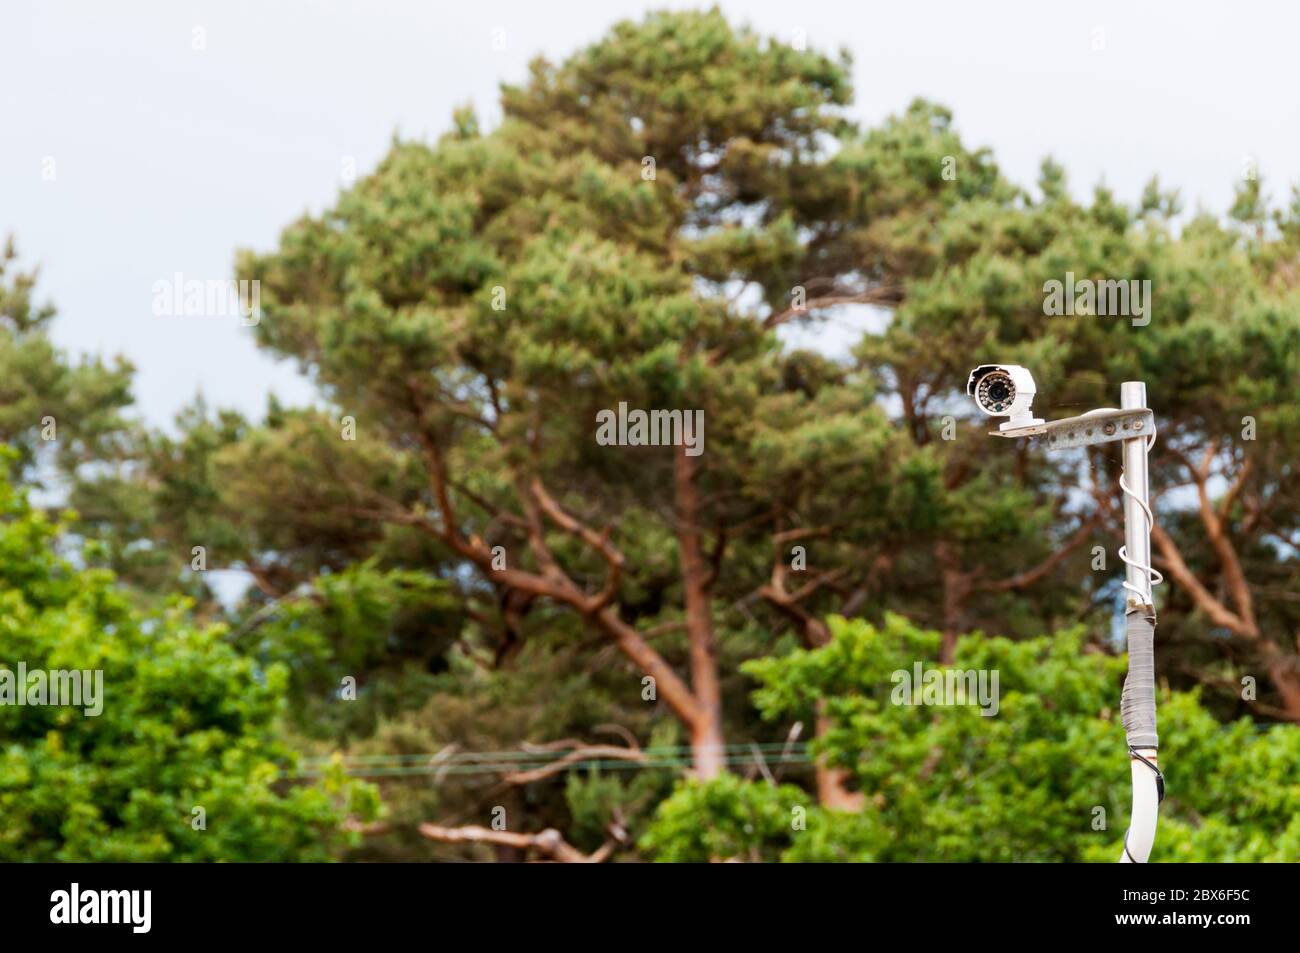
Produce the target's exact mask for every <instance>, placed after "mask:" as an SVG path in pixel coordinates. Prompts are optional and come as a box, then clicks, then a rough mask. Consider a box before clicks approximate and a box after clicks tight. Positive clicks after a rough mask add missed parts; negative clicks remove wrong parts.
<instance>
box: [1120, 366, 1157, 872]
mask: <svg viewBox="0 0 1300 953" xmlns="http://www.w3.org/2000/svg"><path fill="white" fill-rule="evenodd" d="M1119 395H1120V407H1121V409H1123V410H1137V409H1139V408H1143V407H1146V403H1147V388H1146V385H1145V384H1144V383H1142V382H1141V381H1125V382H1124V383H1122V384H1121V385H1120V389H1119ZM1153 423H1154V421H1153ZM1152 433H1154V431H1151V432H1150V433H1148V432H1142V433H1139V435H1138V436H1136V437H1132V438H1130V439H1128V440H1125V441H1124V482H1123V487H1124V555H1125V556H1126V557H1127V558H1126V559H1125V572H1126V575H1127V585H1126V586H1125V588H1124V593H1125V603H1124V629H1125V632H1126V635H1127V638H1128V677H1127V678H1126V679H1125V680H1124V693H1123V696H1122V698H1121V700H1120V712H1121V715H1122V717H1123V721H1124V731H1125V734H1126V736H1127V739H1128V746H1129V754H1130V759H1129V764H1130V773H1131V775H1132V778H1133V811H1132V814H1131V815H1130V818H1129V828H1128V832H1127V833H1126V834H1125V835H1124V853H1123V854H1122V855H1121V857H1120V863H1131V864H1132V863H1136V864H1145V863H1146V862H1147V858H1148V857H1150V856H1151V846H1152V844H1153V843H1154V842H1155V836H1156V824H1157V820H1158V816H1159V810H1160V799H1161V790H1160V788H1161V785H1162V784H1163V781H1162V779H1161V777H1160V774H1159V769H1158V768H1157V767H1156V756H1157V755H1156V752H1157V745H1158V744H1159V740H1158V737H1157V735H1156V695H1155V622H1156V613H1155V603H1154V600H1153V599H1152V598H1151V521H1152V518H1153V517H1152V516H1151V509H1150V501H1149V499H1148V492H1149V491H1148V486H1147V446H1148V440H1149V439H1150V438H1151V436H1152Z"/></svg>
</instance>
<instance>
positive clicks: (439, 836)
mask: <svg viewBox="0 0 1300 953" xmlns="http://www.w3.org/2000/svg"><path fill="white" fill-rule="evenodd" d="M418 830H419V832H420V834H421V835H423V836H424V837H427V838H429V840H435V841H439V842H441V843H444V844H493V845H495V846H498V847H513V848H514V849H516V850H537V851H540V852H541V853H543V854H545V855H546V856H547V857H549V858H550V859H552V860H556V861H559V862H560V863H562V864H599V863H600V862H601V861H603V860H605V858H607V857H608V856H609V855H610V853H611V852H612V851H613V849H614V842H613V841H606V842H605V843H604V844H603V845H601V847H600V848H599V849H598V850H597V851H596V852H595V853H592V854H584V853H583V852H582V851H580V850H578V848H576V847H574V846H573V845H572V844H570V843H569V842H568V841H566V840H565V839H564V837H563V836H562V835H561V834H560V832H559V831H557V830H555V828H553V827H548V828H547V829H546V830H544V831H541V832H540V833H537V834H518V833H515V832H514V831H494V830H492V829H491V828H487V827H478V826H476V825H472V824H471V825H468V826H465V827H441V826H439V825H437V824H421V825H420V826H419V828H418Z"/></svg>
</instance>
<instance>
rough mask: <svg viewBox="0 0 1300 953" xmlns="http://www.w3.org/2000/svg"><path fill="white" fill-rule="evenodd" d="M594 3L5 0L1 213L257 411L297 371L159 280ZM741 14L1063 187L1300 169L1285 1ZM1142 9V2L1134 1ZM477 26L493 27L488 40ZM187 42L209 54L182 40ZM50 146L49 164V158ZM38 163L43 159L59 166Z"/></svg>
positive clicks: (882, 95) (104, 329) (430, 116)
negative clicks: (951, 118)
mask: <svg viewBox="0 0 1300 953" xmlns="http://www.w3.org/2000/svg"><path fill="white" fill-rule="evenodd" d="M665 6H671V7H686V6H696V5H695V4H677V3H671V4H665V3H639V2H630V0H600V2H581V3H539V2H535V0H534V2H492V0H475V2H470V3H456V2H428V3H419V2H414V0H410V2H397V0H393V2H354V3H348V2H312V3H307V2H276V0H256V2H232V0H220V2H200V0H180V2H178V0H169V2H163V0H157V2H147V3H146V2H139V3H129V2H123V3H115V4H111V5H110V4H105V3H100V2H80V3H72V2H57V0H55V2H45V3H36V2H28V0H3V3H0V233H6V232H13V233H15V234H16V235H17V238H18V241H19V248H20V251H21V253H22V257H23V261H24V263H27V264H39V265H40V267H41V270H42V281H41V283H40V285H39V290H40V293H41V295H42V296H43V297H45V298H48V299H49V300H50V301H52V302H53V303H54V304H55V305H56V306H57V307H58V309H59V312H60V316H59V318H58V319H57V321H56V324H55V329H54V336H55V338H56V340H58V342H59V343H60V344H62V345H64V346H66V347H69V348H72V349H74V350H79V351H98V352H101V353H109V354H112V353H123V354H125V355H127V356H128V357H129V358H130V359H131V360H132V361H133V362H134V363H135V364H136V366H137V367H138V369H139V371H138V376H137V382H136V396H137V400H138V401H139V404H140V408H141V411H142V412H143V413H144V414H145V415H146V417H148V418H149V419H150V420H151V421H153V422H155V423H164V422H166V421H169V420H170V418H171V416H172V415H173V414H174V413H175V411H176V410H177V409H178V408H179V407H180V406H181V405H182V404H184V403H186V402H187V401H189V400H190V399H191V398H192V397H193V395H194V394H195V393H196V391H199V390H202V392H203V393H204V394H205V395H206V396H207V397H208V399H209V400H210V401H212V402H214V403H217V404H223V405H233V406H236V407H239V408H241V409H243V410H245V411H248V412H251V413H255V414H256V413H258V412H260V410H261V409H262V408H263V407H264V406H265V398H266V394H267V392H268V391H269V390H271V389H274V390H275V391H276V392H277V393H278V394H280V395H281V396H282V397H284V398H286V399H288V400H289V401H291V402H294V403H300V402H304V401H306V400H307V399H308V398H309V396H310V392H309V390H308V388H307V387H306V385H305V384H304V383H303V382H302V381H301V380H300V379H299V378H298V377H297V375H296V372H295V371H294V369H293V368H292V367H291V366H289V365H283V364H276V363H274V362H272V361H271V360H270V359H269V358H267V357H265V356H263V355H261V354H260V353H259V352H258V351H257V350H256V349H255V348H254V347H253V344H252V341H251V337H250V332H249V330H248V329H247V328H244V327H241V325H240V322H239V320H238V318H182V317H156V316H155V315H154V314H153V312H152V309H151V303H152V288H153V284H154V282H156V281H159V280H164V279H170V278H171V276H172V275H174V274H175V273H177V272H180V273H182V274H183V275H185V276H186V277H187V278H200V279H209V278H212V279H219V278H225V277H229V276H230V275H231V273H232V265H233V255H234V251H235V249H236V248H239V247H253V248H258V249H266V248H270V247H272V245H273V244H274V242H275V240H276V236H277V234H278V232H279V230H280V229H281V228H282V227H283V226H284V225H286V224H287V223H288V222H290V221H291V220H292V219H294V218H295V217H296V216H298V215H299V214H301V213H302V212H303V211H305V210H311V211H319V210H321V209H322V208H324V207H326V206H327V205H328V204H329V203H330V202H331V201H332V200H333V198H334V196H335V195H336V193H337V190H338V188H339V184H340V176H341V174H342V171H343V169H344V164H345V162H347V161H349V160H351V161H352V162H354V163H355V167H356V168H357V170H358V171H359V172H360V173H361V174H364V173H365V172H366V171H367V170H369V169H370V168H372V167H373V166H374V165H375V164H376V162H377V161H378V160H379V159H380V157H381V156H382V155H383V153H384V151H385V149H386V148H387V146H388V144H389V142H390V140H391V138H392V136H393V134H394V133H395V132H400V133H401V134H402V135H403V136H406V137H412V136H419V137H429V138H432V137H436V136H437V135H439V134H440V133H441V132H443V131H444V130H445V129H446V127H447V125H448V120H449V116H450V114H451V111H452V109H453V107H454V106H456V105H458V104H460V103H464V102H466V101H472V102H473V103H474V104H475V105H476V106H477V108H478V109H479V114H480V116H481V117H482V118H483V119H484V120H486V121H487V122H488V124H491V123H492V122H494V121H495V120H496V119H497V117H498V116H499V109H498V107H497V104H496V91H497V84H498V83H499V82H501V81H503V80H506V81H518V80H520V79H521V78H522V77H523V76H524V75H525V67H526V63H527V61H528V60H529V59H530V58H531V57H532V56H534V55H535V54H537V53H544V54H546V55H547V56H549V57H551V58H553V59H554V58H560V57H563V56H564V55H565V54H567V53H568V52H570V51H572V50H574V49H576V48H578V47H579V46H581V45H583V44H585V43H587V42H589V41H591V40H593V39H595V38H596V37H598V36H600V35H601V34H602V33H603V32H604V31H605V29H606V28H607V27H608V26H609V25H610V24H611V23H613V22H614V21H616V20H618V19H622V18H624V17H628V16H639V15H640V14H641V12H642V11H644V10H646V9H652V8H662V7H665ZM721 6H722V7H723V9H724V10H726V11H727V13H728V14H729V15H730V16H731V18H732V19H733V20H735V21H745V22H748V23H750V24H751V25H753V26H755V27H756V28H758V29H759V30H761V31H762V32H765V33H768V34H771V35H774V36H777V37H780V38H785V39H793V38H794V37H795V36H796V35H797V34H798V32H799V31H803V35H805V36H806V37H807V41H808V43H809V44H810V45H812V46H815V47H821V48H824V49H835V48H838V47H840V46H845V47H848V48H849V49H850V50H851V51H852V53H853V55H854V58H855V66H854V80H855V87H856V90H857V99H856V105H855V106H854V109H853V111H854V113H855V114H856V115H857V116H858V117H859V118H860V119H863V120H866V121H877V120H879V119H881V118H882V117H884V116H887V115H888V114H890V113H892V112H896V111H898V110H900V109H902V108H903V107H905V106H906V104H907V103H908V102H909V101H910V100H911V99H912V98H913V97H916V96H925V97H928V98H931V99H934V100H937V101H939V102H942V103H945V104H946V105H948V106H950V107H951V108H952V109H953V110H954V112H955V115H956V122H957V125H958V128H959V130H960V131H961V133H962V134H963V136H964V137H965V139H966V141H967V143H968V144H970V145H988V146H991V147H992V148H993V150H994V152H995V155H996V157H997V159H998V161H999V163H1000V164H1001V165H1002V167H1003V168H1004V169H1005V170H1006V172H1007V173H1008V174H1009V175H1010V176H1011V177H1012V178H1013V179H1015V180H1017V181H1019V182H1021V183H1023V184H1032V182H1033V181H1034V180H1035V178H1036V173H1037V168H1038V163H1039V161H1040V159H1041V158H1042V157H1043V156H1044V155H1045V154H1048V153H1050V154H1052V155H1054V156H1055V157H1056V158H1057V159H1058V160H1059V161H1061V162H1062V163H1063V164H1064V165H1065V167H1066V168H1067V170H1068V172H1069V174H1070V178H1071V183H1072V186H1073V188H1074V189H1075V191H1076V192H1082V191H1084V190H1086V189H1090V188H1091V186H1092V185H1093V184H1095V183H1096V182H1098V181H1100V180H1102V179H1103V178H1104V180H1105V181H1106V182H1107V184H1109V185H1110V186H1111V187H1112V188H1114V189H1115V190H1116V191H1117V192H1118V193H1119V194H1120V196H1121V197H1123V198H1126V199H1130V200H1131V199H1134V198H1136V197H1137V195H1138V194H1139V192H1140V190H1141V188H1142V185H1143V184H1144V183H1145V182H1146V180H1147V179H1148V178H1149V177H1150V175H1151V174H1152V173H1153V172H1159V174H1160V176H1161V179H1162V180H1163V181H1164V183H1165V184H1166V186H1172V187H1177V188H1179V189H1181V191H1182V194H1183V197H1184V201H1185V203H1186V204H1187V205H1188V206H1195V205H1197V204H1201V205H1203V206H1205V207H1207V208H1209V209H1211V210H1214V211H1218V212H1222V211H1224V210H1225V209H1226V208H1227V206H1228V205H1229V203H1230V199H1231V194H1232V186H1233V182H1234V181H1235V180H1236V179H1238V178H1240V177H1241V175H1242V169H1243V162H1244V161H1245V160H1246V158H1247V157H1251V158H1253V160H1254V161H1256V162H1257V163H1258V167H1259V169H1260V170H1261V172H1262V174H1263V176H1264V179H1265V182H1266V185H1267V186H1268V191H1269V192H1271V193H1272V194H1273V196H1274V197H1275V199H1277V198H1281V197H1283V196H1285V195H1286V193H1287V191H1288V190H1289V187H1290V184H1291V183H1293V182H1295V181H1297V180H1300V96H1297V90H1298V89H1300V81H1298V79H1297V71H1298V67H1297V58H1296V47H1295V43H1296V36H1297V35H1298V34H1300V13H1298V12H1297V11H1296V9H1295V8H1290V9H1288V8H1287V7H1284V6H1283V5H1281V4H1276V5H1269V4H1251V3H1241V2H1234V3H1218V4H1210V3H1188V2H1181V3H1173V2H1170V3H1144V4H1140V5H1139V4H1135V3H1133V2H1131V0H1129V2H1121V3H1068V4H1065V3H1053V4H1045V3H1041V2H1040V3H999V2H993V0H986V2H982V3H968V2H939V0H929V2H919V3H911V2H890V3H874V2H855V3H848V2H844V0H841V2H838V3H836V2H817V0H800V2H798V3H789V2H788V0H787V2H775V0H773V2H767V0H750V2H736V3H723V4H721ZM1139 7H1140V8H1139ZM494 37H497V38H503V39H504V44H503V48H501V49H497V48H495V47H496V46H502V44H501V43H500V42H497V43H495V44H494ZM196 46H202V47H203V49H196V48H195V47H196ZM51 160H52V161H51ZM51 173H52V177H51Z"/></svg>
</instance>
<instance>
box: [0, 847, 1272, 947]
mask: <svg viewBox="0 0 1300 953" xmlns="http://www.w3.org/2000/svg"><path fill="white" fill-rule="evenodd" d="M742 866H743V865H736V864H730V865H718V866H714V867H708V866H696V867H688V866H669V865H614V866H611V867H606V868H605V869H600V868H598V867H597V866H594V865H589V866H583V865H540V864H530V865H506V864H503V865H481V866H479V865H471V864H462V865H418V864H410V865H385V864H374V865H371V864H358V865H328V864H320V865H297V866H288V865H285V866H274V865H252V864H230V865H107V864H106V865H92V864H64V865H56V864H34V865H8V866H4V867H0V882H2V883H3V887H0V921H2V926H0V929H3V931H4V936H5V938H6V940H10V939H16V938H18V937H23V936H33V935H42V936H43V937H45V938H48V939H58V938H59V936H60V935H64V936H63V939H72V940H80V941H87V940H89V941H91V942H95V943H98V942H101V941H110V942H113V943H114V944H117V943H119V942H120V943H123V944H132V945H134V944H136V943H148V942H152V941H157V940H161V941H164V942H174V941H177V940H186V939H190V938H194V939H199V940H203V941H213V940H239V939H244V938H248V939H252V938H257V939H259V940H260V939H266V938H274V939H281V938H283V939H293V940H297V941H304V940H323V941H327V942H339V941H344V940H348V939H356V940H369V941H371V942H373V941H375V940H378V939H380V938H382V937H389V938H392V937H394V936H401V935H412V936H421V935H428V934H429V932H430V931H433V932H434V933H435V934H444V935H447V936H448V937H451V936H457V937H462V938H463V937H465V932H464V931H465V930H467V929H469V930H472V931H478V930H483V931H486V932H487V933H488V934H490V936H491V938H492V939H494V940H499V939H501V938H502V937H507V936H511V935H518V936H520V937H529V938H542V937H544V936H547V935H550V937H551V938H552V939H558V940H561V942H564V943H565V945H568V943H569V942H580V943H583V944H584V945H585V944H586V943H588V942H590V943H595V942H597V940H598V939H600V938H601V937H604V938H605V939H604V940H602V941H601V942H607V940H608V938H609V937H610V936H611V935H617V933H616V934H610V933H609V932H608V931H609V930H611V929H613V930H616V931H619V932H625V931H627V930H628V929H629V928H631V929H633V930H634V931H641V930H649V931H654V930H656V929H659V928H665V929H671V930H676V929H678V928H681V927H684V926H686V924H687V921H689V922H690V925H691V931H692V936H693V937H698V935H699V933H700V932H711V931H710V930H709V927H710V925H711V924H712V925H716V927H717V930H718V932H719V933H725V934H726V935H727V936H728V937H729V938H731V939H734V938H736V936H737V935H738V934H740V935H743V934H749V933H754V934H756V935H761V936H764V937H765V938H770V937H771V933H772V931H773V929H774V928H777V929H781V930H782V932H792V933H793V934H794V935H797V934H798V932H799V931H800V930H801V929H802V930H816V931H818V932H821V931H823V930H825V929H826V928H827V926H828V925H829V924H830V923H833V922H835V921H836V920H838V919H840V918H848V919H851V920H852V921H853V922H854V924H855V927H854V929H855V931H857V930H869V929H870V928H872V927H874V926H879V927H881V928H890V927H893V928H895V929H897V928H900V927H901V928H903V929H907V930H909V931H910V930H913V929H921V930H929V929H940V930H943V929H947V928H951V929H953V930H961V929H963V928H973V927H980V928H991V927H992V926H993V925H994V924H1000V925H1001V926H1000V927H999V929H1009V928H1013V927H1014V929H1016V930H1027V929H1038V928H1042V929H1046V930H1052V931H1054V933H1053V934H1052V935H1062V934H1063V935H1065V936H1069V937H1071V938H1074V937H1088V936H1093V935H1097V934H1110V935H1114V936H1122V935H1123V934H1126V933H1140V934H1143V935H1145V936H1147V937H1155V936H1160V935H1167V936H1169V937H1170V938H1179V941H1180V942H1181V939H1182V938H1185V937H1186V935H1187V934H1188V933H1190V932H1193V931H1199V932H1201V933H1203V934H1205V935H1207V936H1212V937H1214V938H1216V939H1220V940H1229V939H1231V938H1232V937H1236V936H1241V935H1242V934H1243V932H1244V931H1252V930H1257V929H1261V928H1262V929H1265V930H1267V929H1269V928H1270V927H1271V928H1272V929H1274V930H1277V929H1281V928H1282V927H1284V926H1285V925H1288V924H1293V923H1294V909H1295V902H1294V899H1293V894H1294V873H1295V870H1294V868H1292V867H1289V866H1286V865H1263V866H1239V865H1179V866H1164V865H1154V864H1151V865H1144V866H1140V867H1138V866H1132V865H1119V864H1117V865H1114V866H1110V867H1102V866H1031V865H1009V864H1008V865H998V864H990V865H982V866H954V865H929V866H925V865H915V866H908V865H892V866H866V865H861V866H849V865H846V866H830V865H822V866H811V867H810V866H798V867H797V866H767V867H762V866H754V867H751V868H750V869H748V870H744V869H741V868H742ZM448 931H455V933H448ZM471 935H472V933H471ZM860 935H864V936H865V935H867V934H865V933H864V934H860ZM458 942H460V941H458Z"/></svg>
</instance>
